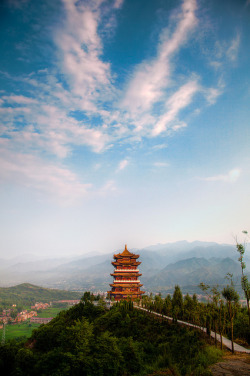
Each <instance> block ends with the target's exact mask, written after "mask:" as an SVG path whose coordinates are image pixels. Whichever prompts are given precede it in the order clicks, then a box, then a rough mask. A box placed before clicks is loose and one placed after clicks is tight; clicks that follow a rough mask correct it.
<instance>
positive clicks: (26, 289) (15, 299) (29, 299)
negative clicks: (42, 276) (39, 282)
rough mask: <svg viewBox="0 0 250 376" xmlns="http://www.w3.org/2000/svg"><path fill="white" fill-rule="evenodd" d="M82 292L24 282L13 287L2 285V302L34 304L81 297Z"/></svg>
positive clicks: (0, 297)
mask: <svg viewBox="0 0 250 376" xmlns="http://www.w3.org/2000/svg"><path fill="white" fill-rule="evenodd" d="M81 296H82V293H79V292H73V291H64V290H57V289H47V288H43V287H39V286H35V285H32V284H30V283H22V284H20V285H17V286H12V287H0V305H1V304H5V305H6V304H11V305H12V304H24V305H26V304H27V305H28V304H34V303H35V302H37V301H39V302H43V303H48V302H51V301H52V300H65V299H68V300H70V299H72V300H74V299H80V298H81Z"/></svg>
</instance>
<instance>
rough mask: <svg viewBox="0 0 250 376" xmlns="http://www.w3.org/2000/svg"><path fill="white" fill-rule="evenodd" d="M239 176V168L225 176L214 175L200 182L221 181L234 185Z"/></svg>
mask: <svg viewBox="0 0 250 376" xmlns="http://www.w3.org/2000/svg"><path fill="white" fill-rule="evenodd" d="M240 175H241V170H240V169H239V168H235V169H233V170H230V171H229V172H228V173H227V174H225V175H215V176H209V177H207V178H202V179H201V180H205V181H223V182H227V183H234V182H236V181H237V180H238V179H239V177H240Z"/></svg>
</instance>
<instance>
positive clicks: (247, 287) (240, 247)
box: [236, 231, 250, 327]
mask: <svg viewBox="0 0 250 376" xmlns="http://www.w3.org/2000/svg"><path fill="white" fill-rule="evenodd" d="M242 232H243V234H245V235H248V233H247V231H242ZM236 248H237V252H239V254H240V257H239V258H238V260H239V262H240V266H241V287H242V290H243V291H244V295H245V298H246V300H247V312H248V325H249V327H250V308H249V300H250V283H249V280H248V278H247V276H246V275H245V272H244V271H245V269H246V263H245V262H244V260H243V256H244V253H245V250H246V241H244V243H243V244H240V243H238V241H237V238H236Z"/></svg>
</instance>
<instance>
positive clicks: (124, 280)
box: [114, 279, 140, 283]
mask: <svg viewBox="0 0 250 376" xmlns="http://www.w3.org/2000/svg"><path fill="white" fill-rule="evenodd" d="M117 282H119V283H120V282H125V283H127V282H130V283H135V282H138V283H139V282H140V280H139V279H135V280H131V279H115V280H114V283H117Z"/></svg>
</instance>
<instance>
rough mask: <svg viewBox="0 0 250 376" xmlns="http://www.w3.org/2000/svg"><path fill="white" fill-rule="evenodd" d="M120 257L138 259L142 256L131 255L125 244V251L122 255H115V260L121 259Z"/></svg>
mask: <svg viewBox="0 0 250 376" xmlns="http://www.w3.org/2000/svg"><path fill="white" fill-rule="evenodd" d="M120 257H132V258H138V257H140V255H136V254H135V253H131V252H129V251H128V249H127V244H125V249H124V251H123V252H122V253H118V254H117V255H114V258H120Z"/></svg>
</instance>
